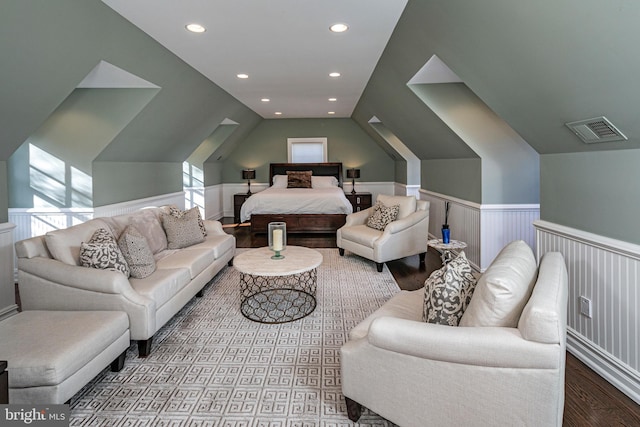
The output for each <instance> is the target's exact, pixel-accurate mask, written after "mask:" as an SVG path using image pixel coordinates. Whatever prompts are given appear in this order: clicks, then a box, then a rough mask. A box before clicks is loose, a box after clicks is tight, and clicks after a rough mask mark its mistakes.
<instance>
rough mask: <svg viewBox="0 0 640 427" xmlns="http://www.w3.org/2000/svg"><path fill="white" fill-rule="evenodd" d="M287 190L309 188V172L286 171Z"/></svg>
mask: <svg viewBox="0 0 640 427" xmlns="http://www.w3.org/2000/svg"><path fill="white" fill-rule="evenodd" d="M287 188H311V171H287Z"/></svg>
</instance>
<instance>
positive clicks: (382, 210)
mask: <svg viewBox="0 0 640 427" xmlns="http://www.w3.org/2000/svg"><path fill="white" fill-rule="evenodd" d="M399 211H400V206H399V205H393V206H389V207H386V206H385V205H384V204H383V203H382V202H380V201H378V202H376V204H375V205H373V213H372V214H371V216H369V218H368V219H367V227H371V228H375V229H376V230H380V231H382V230H384V228H385V227H386V226H387V224H389V223H390V222H393V221H395V220H396V218H398V212H399Z"/></svg>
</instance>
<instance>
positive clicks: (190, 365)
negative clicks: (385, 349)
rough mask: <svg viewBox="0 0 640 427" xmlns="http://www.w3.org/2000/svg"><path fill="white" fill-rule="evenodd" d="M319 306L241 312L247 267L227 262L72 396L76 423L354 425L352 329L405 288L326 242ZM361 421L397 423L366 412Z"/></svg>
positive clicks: (320, 271) (368, 423)
mask: <svg viewBox="0 0 640 427" xmlns="http://www.w3.org/2000/svg"><path fill="white" fill-rule="evenodd" d="M318 251H319V252H321V253H322V255H323V258H324V260H323V263H322V264H321V266H320V267H318V290H317V295H316V299H317V303H318V304H317V307H316V309H315V311H314V312H313V313H311V314H310V315H309V316H307V317H305V318H303V319H300V320H297V321H295V322H290V323H283V324H277V325H266V324H260V323H256V322H253V321H251V320H248V319H246V318H244V317H243V316H242V314H241V313H240V308H239V307H240V293H239V273H238V272H237V271H236V270H235V269H234V268H232V267H227V268H225V269H223V270H222V271H221V272H220V273H219V274H218V276H217V277H216V278H215V280H214V281H213V282H212V283H211V284H209V285H208V286H207V287H206V288H205V292H204V297H202V298H194V299H193V300H191V301H190V302H189V303H188V304H187V305H186V306H185V307H184V308H183V309H182V310H181V311H180V312H179V313H178V314H177V315H176V316H175V317H174V318H173V319H172V320H171V321H169V323H168V324H167V325H165V326H164V327H163V328H162V329H161V330H160V331H158V332H157V334H156V335H155V336H154V342H153V348H152V352H151V355H150V356H149V357H147V358H145V359H141V358H138V357H137V346H136V345H135V343H134V345H132V346H131V347H130V348H129V350H128V351H127V358H126V362H125V367H124V369H123V370H122V371H120V372H115V373H114V372H110V371H109V369H105V370H104V371H103V372H102V373H101V374H100V375H98V376H97V377H96V378H95V379H94V380H93V381H92V382H91V383H89V384H88V385H87V386H86V387H84V388H83V389H82V390H81V391H80V392H78V393H77V394H76V396H74V397H73V398H72V400H71V420H70V425H72V426H273V427H275V426H309V427H310V426H326V427H329V426H350V425H353V423H351V421H349V419H348V418H347V412H346V406H345V403H344V398H343V396H342V392H341V384H340V351H339V350H340V346H341V345H342V344H343V343H344V342H345V340H346V339H347V335H348V332H349V330H350V329H351V328H353V327H354V326H355V325H356V324H358V322H360V321H361V320H362V319H364V318H365V317H366V316H367V315H369V314H370V313H372V312H373V311H375V310H376V309H377V308H378V307H380V306H381V305H382V304H383V303H384V302H385V301H387V300H388V299H389V298H390V297H391V296H392V295H393V294H395V293H396V292H398V291H399V288H398V285H397V284H396V282H395V281H394V279H393V276H392V275H391V273H390V272H389V270H388V269H387V267H386V266H385V268H384V271H383V272H382V273H378V272H377V271H376V267H375V264H374V263H373V262H371V261H367V260H364V259H362V258H359V257H357V256H355V255H349V254H348V253H347V254H345V256H344V257H340V256H339V255H338V250H337V249H318ZM358 425H361V426H392V425H393V424H391V423H390V422H388V421H386V420H384V419H383V418H381V417H380V416H378V415H377V414H375V413H372V412H371V411H368V410H365V411H364V413H363V415H362V418H361V419H360V421H359V424H358Z"/></svg>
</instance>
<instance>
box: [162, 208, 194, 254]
mask: <svg viewBox="0 0 640 427" xmlns="http://www.w3.org/2000/svg"><path fill="white" fill-rule="evenodd" d="M199 215H200V213H199V212H198V210H197V208H196V209H195V210H194V209H189V210H188V211H187V212H185V213H184V215H182V216H181V217H180V218H178V217H175V216H173V215H167V214H162V225H163V226H164V231H165V232H166V233H167V240H168V241H169V244H168V246H169V249H180V248H186V247H187V246H191V245H195V244H196V243H200V242H202V241H203V240H204V236H203V235H202V231H201V230H200V226H199V225H198V216H199Z"/></svg>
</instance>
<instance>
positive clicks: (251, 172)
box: [242, 169, 256, 196]
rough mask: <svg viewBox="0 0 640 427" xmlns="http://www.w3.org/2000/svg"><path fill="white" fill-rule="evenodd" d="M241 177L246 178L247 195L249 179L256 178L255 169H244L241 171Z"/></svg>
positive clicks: (249, 185) (249, 193)
mask: <svg viewBox="0 0 640 427" xmlns="http://www.w3.org/2000/svg"><path fill="white" fill-rule="evenodd" d="M242 179H246V180H247V186H248V187H249V189H248V190H247V196H250V195H251V180H252V179H256V170H255V169H244V170H243V171H242Z"/></svg>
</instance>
